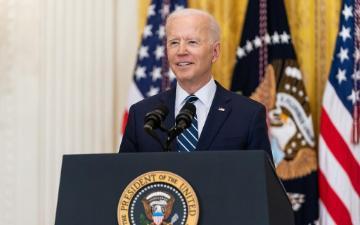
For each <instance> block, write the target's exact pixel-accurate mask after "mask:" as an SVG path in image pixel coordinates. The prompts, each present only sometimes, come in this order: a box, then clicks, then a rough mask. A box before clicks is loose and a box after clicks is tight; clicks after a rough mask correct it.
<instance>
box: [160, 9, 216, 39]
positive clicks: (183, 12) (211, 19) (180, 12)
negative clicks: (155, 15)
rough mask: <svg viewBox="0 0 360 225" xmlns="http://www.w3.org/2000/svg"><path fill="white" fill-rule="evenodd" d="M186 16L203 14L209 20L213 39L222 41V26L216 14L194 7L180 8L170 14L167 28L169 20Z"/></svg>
mask: <svg viewBox="0 0 360 225" xmlns="http://www.w3.org/2000/svg"><path fill="white" fill-rule="evenodd" d="M186 16H202V17H205V18H206V19H207V20H208V25H209V30H210V35H211V37H212V39H213V41H220V26H219V24H218V22H217V21H216V19H215V18H214V16H212V15H211V14H210V13H208V12H206V11H203V10H200V9H192V8H185V9H179V10H176V11H174V12H172V13H170V14H169V16H168V17H167V20H166V24H165V30H166V27H167V26H168V21H170V20H172V19H174V18H176V17H186Z"/></svg>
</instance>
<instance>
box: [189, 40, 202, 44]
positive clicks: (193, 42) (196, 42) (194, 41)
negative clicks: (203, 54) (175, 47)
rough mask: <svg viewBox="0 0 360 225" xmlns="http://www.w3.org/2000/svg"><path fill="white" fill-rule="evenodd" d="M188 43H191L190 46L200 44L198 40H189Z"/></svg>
mask: <svg viewBox="0 0 360 225" xmlns="http://www.w3.org/2000/svg"><path fill="white" fill-rule="evenodd" d="M188 43H189V44H190V45H198V44H199V42H198V41H196V40H189V41H188Z"/></svg>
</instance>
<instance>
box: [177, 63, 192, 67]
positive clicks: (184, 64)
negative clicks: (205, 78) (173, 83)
mask: <svg viewBox="0 0 360 225" xmlns="http://www.w3.org/2000/svg"><path fill="white" fill-rule="evenodd" d="M178 65H179V66H187V65H190V63H189V62H181V63H178Z"/></svg>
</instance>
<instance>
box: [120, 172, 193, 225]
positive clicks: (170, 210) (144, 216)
mask: <svg viewBox="0 0 360 225" xmlns="http://www.w3.org/2000/svg"><path fill="white" fill-rule="evenodd" d="M117 218H118V223H119V225H196V224H197V222H198V218H199V203H198V199H197V197H196V194H195V191H194V190H193V188H192V187H191V186H190V184H189V183H188V182H187V181H186V180H184V179H183V178H182V177H180V176H178V175H176V174H174V173H171V172H166V171H153V172H148V173H145V174H142V175H140V176H139V177H137V178H135V179H134V180H133V181H132V182H131V183H130V184H129V185H128V186H127V187H126V188H125V190H124V191H123V193H122V195H121V197H120V200H119V204H118V210H117Z"/></svg>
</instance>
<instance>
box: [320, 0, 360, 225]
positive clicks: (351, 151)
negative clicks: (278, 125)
mask: <svg viewBox="0 0 360 225" xmlns="http://www.w3.org/2000/svg"><path fill="white" fill-rule="evenodd" d="M359 14H360V1H359V0H355V1H354V0H344V1H343V5H342V11H341V18H340V26H339V34H338V37H337V40H336V48H335V53H334V56H333V62H332V66H331V71H330V75H329V80H328V82H327V84H326V88H325V92H324V98H323V105H322V111H321V125H320V138H319V167H320V170H319V192H320V223H321V224H322V225H331V224H339V225H350V224H352V225H360V144H359V139H358V138H359V106H360V102H359V100H360V99H359V93H360V92H359V91H360V86H359V84H360V82H359V81H360V70H359V66H360V61H359V60H360V50H359V47H360V30H359V24H360V20H359V19H360V15H359Z"/></svg>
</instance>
